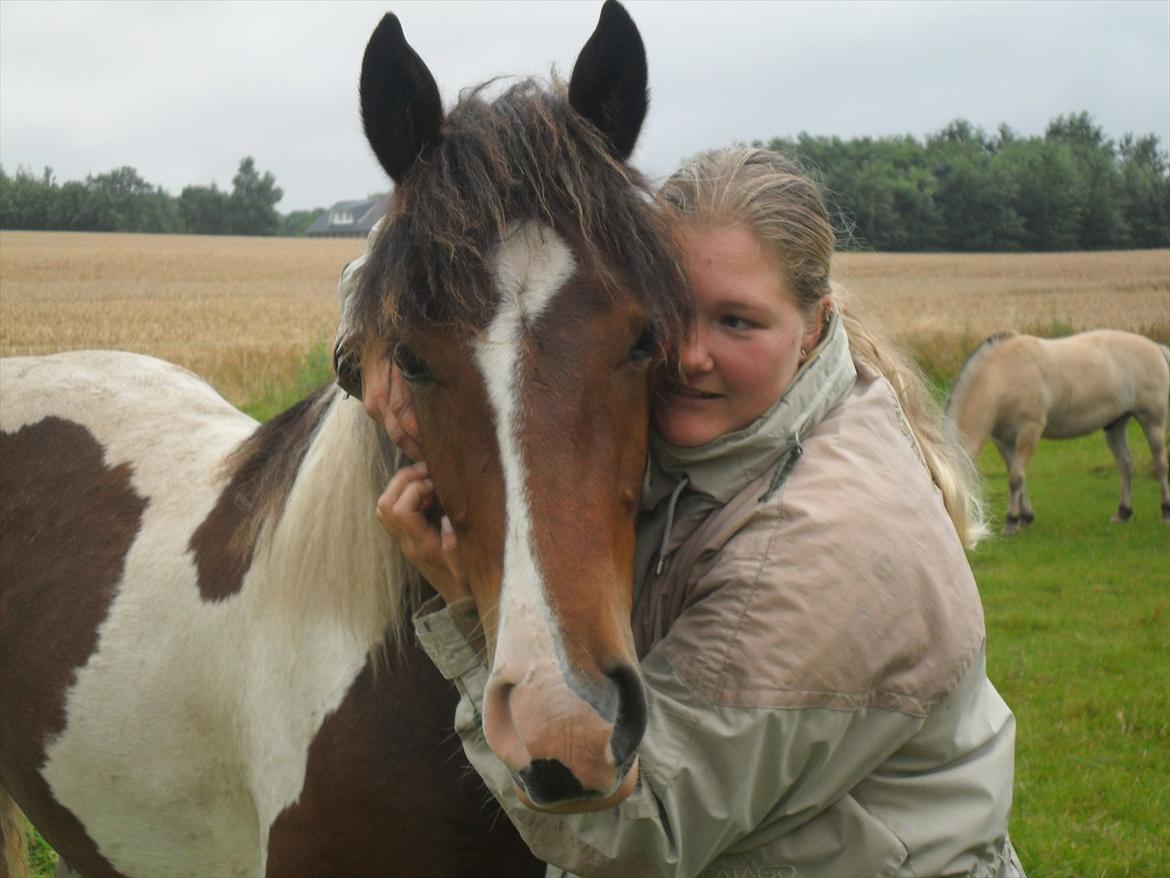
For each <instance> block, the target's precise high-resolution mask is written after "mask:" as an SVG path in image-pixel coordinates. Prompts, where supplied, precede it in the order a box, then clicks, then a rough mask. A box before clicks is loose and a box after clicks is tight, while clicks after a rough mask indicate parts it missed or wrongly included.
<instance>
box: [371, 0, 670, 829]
mask: <svg viewBox="0 0 1170 878" xmlns="http://www.w3.org/2000/svg"><path fill="white" fill-rule="evenodd" d="M485 90H486V89H485V86H480V87H478V88H474V89H470V90H467V91H465V92H464V93H463V94H462V95H461V96H460V99H459V101H458V103H457V104H456V105H455V106H454V107H453V108H452V109H451V110H450V111H449V112H447V113H444V111H443V107H442V104H441V101H440V97H439V90H438V88H437V86H436V84H435V80H434V78H433V77H432V75H431V73H430V71H429V70H428V69H427V67H426V65H425V64H424V63H423V62H422V60H421V59H420V58H419V57H418V55H417V54H416V53H415V52H414V50H413V49H412V48H411V47H410V46H409V45H408V44H407V42H406V40H405V38H404V36H403V32H402V28H401V25H400V24H399V22H398V19H397V18H395V17H394V16H393V15H387V16H386V17H385V18H384V19H383V20H382V22H381V23H380V24H379V25H378V27H377V29H376V30H375V32H374V34H373V36H372V37H371V39H370V42H369V45H368V46H367V48H366V52H365V57H364V60H363V64H362V74H361V108H362V118H363V122H364V126H365V131H366V135H367V137H368V139H369V142H370V144H371V146H372V147H373V149H374V152H375V154H376V155H377V157H378V159H379V161H380V162H381V164H382V166H383V167H384V168H385V170H386V172H387V173H388V174H389V175H390V177H391V178H392V179H393V180H394V182H395V184H396V185H395V190H394V194H393V197H392V200H391V205H390V208H389V211H388V213H387V217H386V220H385V221H384V224H383V229H382V231H381V233H380V236H379V237H378V238H377V240H376V241H375V242H374V243H373V245H372V248H371V252H370V257H369V261H368V262H367V268H366V271H365V274H364V275H363V278H362V281H361V283H360V286H359V289H358V291H357V293H356V297H357V298H356V302H355V314H356V322H357V324H358V327H359V331H358V339H359V344H361V345H362V346H363V347H364V348H365V349H366V350H369V349H370V348H369V346H378V350H377V353H379V354H385V355H387V356H389V357H392V358H393V360H394V361H395V362H396V363H397V364H398V366H399V367H400V369H401V370H402V373H403V375H404V377H405V378H406V380H407V381H408V382H409V384H410V386H411V389H412V393H413V397H414V405H415V409H416V413H417V417H418V426H419V433H420V443H421V445H422V448H423V451H424V454H425V457H426V460H427V462H428V465H429V468H430V473H431V477H432V479H433V481H434V484H435V487H436V491H437V494H438V496H439V499H440V501H441V503H442V506H443V509H444V511H445V512H446V514H447V516H448V517H449V518H450V520H451V522H452V525H453V527H454V530H455V533H456V535H457V537H458V540H459V546H460V556H461V561H462V564H463V568H464V571H465V573H466V574H467V576H468V579H469V583H470V587H471V590H472V593H473V595H474V598H475V602H476V605H477V607H478V609H479V613H480V618H481V620H482V626H483V636H484V647H485V650H486V659H487V662H488V667H489V668H490V675H489V678H488V684H487V689H486V694H485V698H484V710H483V725H484V732H485V734H486V737H487V741H488V743H489V745H490V746H491V748H492V749H493V751H494V752H495V753H496V755H497V756H499V758H500V759H501V760H502V761H503V762H504V763H505V764H506V765H507V766H508V767H509V768H510V769H511V771H512V774H513V777H514V778H515V781H516V786H517V790H518V792H519V794H520V795H521V797H522V799H523V800H524V801H525V802H526V803H527V804H530V805H532V806H534V807H538V808H544V809H554V810H561V811H581V810H591V809H595V808H600V807H608V806H609V805H612V804H616V803H617V802H620V801H621V800H622V799H624V798H625V797H626V796H627V795H628V794H629V792H630V791H631V790H632V789H633V787H634V785H635V782H636V778H637V749H638V745H639V743H640V741H641V738H642V735H643V733H644V731H645V727H646V699H645V693H644V690H643V685H642V682H641V679H640V676H639V673H638V669H637V668H638V665H637V658H636V655H635V652H634V648H633V638H632V635H631V631H630V623H629V616H630V606H631V588H632V578H633V557H634V516H635V514H636V511H637V508H638V501H639V497H640V491H641V485H642V477H643V472H644V467H645V459H646V438H647V437H646V430H647V407H648V371H649V367H650V365H651V363H652V361H654V360H655V359H656V358H658V357H660V356H662V355H663V352H664V351H666V350H668V349H670V347H671V346H672V345H673V344H675V342H677V340H678V339H679V338H681V336H682V333H683V332H684V330H685V326H686V321H687V319H688V312H687V305H686V302H685V298H684V293H683V285H682V282H681V278H680V274H679V269H678V267H677V261H676V259H675V258H674V252H673V246H672V244H671V237H670V232H669V226H668V224H667V222H666V221H665V220H664V218H663V216H662V215H661V214H660V213H659V211H658V210H657V208H656V207H655V205H654V203H653V199H652V198H651V197H650V196H649V193H648V191H647V189H646V186H645V184H644V183H643V182H642V180H641V178H640V177H639V176H638V175H637V174H636V173H635V172H634V171H632V170H631V169H630V168H629V167H628V166H627V165H626V164H625V162H626V159H627V158H628V156H629V154H630V152H631V151H632V149H633V148H634V144H635V142H636V140H637V137H638V133H639V130H640V128H641V125H642V121H643V119H644V117H645V113H646V109H647V90H646V59H645V52H644V50H643V47H642V41H641V38H640V36H639V34H638V31H637V28H636V27H635V26H634V23H633V21H632V20H631V19H630V17H629V16H628V14H627V13H626V12H625V10H624V9H623V8H622V7H621V6H620V5H619V4H618V3H616V2H612V0H611V2H607V3H606V4H605V6H604V7H603V9H602V12H601V17H600V20H599V23H598V25H597V28H596V30H595V31H594V33H593V35H592V36H591V37H590V39H589V41H588V42H587V43H586V45H585V47H584V48H583V49H582V51H581V53H580V55H579V57H578V59H577V61H576V64H575V66H574V68H573V72H572V76H571V78H570V81H569V83H568V86H567V88H565V87H563V86H562V85H560V84H559V83H557V82H555V81H554V83H553V84H552V85H551V86H550V87H545V86H542V85H540V84H538V83H536V82H534V81H532V80H522V81H519V82H517V83H516V84H514V85H512V86H511V87H509V88H508V89H507V90H505V91H503V93H502V94H500V95H498V96H497V97H495V98H494V99H490V100H489V99H488V97H487V96H486V94H485Z"/></svg>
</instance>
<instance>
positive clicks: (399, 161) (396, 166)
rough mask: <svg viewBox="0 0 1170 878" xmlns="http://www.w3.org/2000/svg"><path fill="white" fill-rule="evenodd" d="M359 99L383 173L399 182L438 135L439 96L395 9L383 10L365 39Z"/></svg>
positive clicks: (367, 130)
mask: <svg viewBox="0 0 1170 878" xmlns="http://www.w3.org/2000/svg"><path fill="white" fill-rule="evenodd" d="M361 103H362V125H363V127H364V128H365V129H366V139H367V140H368V141H369V142H370V146H372V147H373V148H374V154H375V155H376V156H377V157H378V161H379V162H381V164H382V167H383V168H385V169H386V173H387V174H389V175H390V178H391V179H392V180H394V182H395V183H401V182H402V180H403V179H404V178H405V177H406V175H407V173H408V172H409V171H410V169H411V168H412V167H414V163H415V161H416V160H417V159H418V156H419V153H421V152H422V151H423V150H424V149H426V148H427V147H428V146H430V145H431V144H432V143H435V142H436V141H437V140H438V139H439V126H440V125H441V124H442V122H443V102H442V99H441V98H440V97H439V87H438V86H437V85H435V78H434V77H433V76H431V71H430V70H428V69H427V65H426V64H424V63H423V61H422V59H421V58H419V56H418V54H417V53H416V52H415V51H414V49H412V48H411V47H410V44H409V43H407V42H406V37H405V36H403V34H402V25H401V24H399V23H398V17H397V16H396V15H393V14H388V15H386V16H384V17H383V18H382V20H381V21H380V22H379V23H378V27H377V28H375V29H374V33H373V36H371V37H370V42H369V43H368V44H367V45H366V53H365V56H364V57H363V58H362V76H361Z"/></svg>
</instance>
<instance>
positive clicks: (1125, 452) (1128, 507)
mask: <svg viewBox="0 0 1170 878" xmlns="http://www.w3.org/2000/svg"><path fill="white" fill-rule="evenodd" d="M1127 423H1129V415H1122V416H1121V417H1120V418H1118V419H1117V420H1116V421H1114V422H1113V423H1112V424H1108V425H1107V426H1106V427H1105V441H1106V442H1108V443H1109V450H1110V451H1112V452H1113V459H1114V460H1116V461H1117V473H1118V475H1120V476H1121V500H1120V502H1119V503H1118V504H1117V514H1116V515H1114V516H1113V517H1112V518H1111V519H1109V520H1110V521H1112V522H1114V523H1116V522H1122V521H1129V520H1130V518H1132V517H1133V491H1132V488H1133V457H1132V456H1131V455H1130V453H1129V442H1128V441H1127V440H1126V438H1125V425H1126V424H1127Z"/></svg>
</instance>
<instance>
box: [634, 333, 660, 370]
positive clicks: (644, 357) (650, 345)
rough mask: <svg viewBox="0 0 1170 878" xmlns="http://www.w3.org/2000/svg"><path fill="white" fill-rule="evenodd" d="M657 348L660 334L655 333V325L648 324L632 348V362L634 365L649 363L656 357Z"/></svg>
mask: <svg viewBox="0 0 1170 878" xmlns="http://www.w3.org/2000/svg"><path fill="white" fill-rule="evenodd" d="M657 346H658V334H657V333H656V332H655V331H654V325H653V324H651V323H647V324H646V326H645V327H644V328H643V329H642V332H641V333H640V334H639V335H638V338H637V340H636V341H635V342H634V345H633V347H631V348H630V362H631V363H634V364H641V363H645V362H648V361H649V360H650V358H651V357H652V356H654V349H655V348H656V347H657Z"/></svg>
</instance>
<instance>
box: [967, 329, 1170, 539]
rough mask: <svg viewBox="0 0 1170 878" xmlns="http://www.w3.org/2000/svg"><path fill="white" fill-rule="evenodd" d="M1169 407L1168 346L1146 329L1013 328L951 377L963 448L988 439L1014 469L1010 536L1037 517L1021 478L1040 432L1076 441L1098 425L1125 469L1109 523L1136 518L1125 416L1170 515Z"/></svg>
mask: <svg viewBox="0 0 1170 878" xmlns="http://www.w3.org/2000/svg"><path fill="white" fill-rule="evenodd" d="M1168 406H1170V348H1167V347H1166V346H1165V345H1159V344H1157V343H1156V342H1153V341H1150V340H1149V339H1148V338H1145V337H1143V336H1140V335H1134V334H1133V333H1129V332H1119V331H1117V330H1111V329H1102V330H1097V331H1095V332H1083V333H1081V334H1079V335H1074V336H1070V337H1068V338H1059V339H1042V338H1036V337H1034V336H1031V335H1017V334H1015V333H1012V332H1008V333H1003V334H1000V335H993V336H991V337H990V338H987V339H985V340H984V341H983V342H982V343H981V344H980V345H979V347H977V348H976V349H975V351H974V353H972V354H971V356H970V357H968V358H967V362H966V363H964V364H963V367H962V369H960V370H959V374H958V376H956V378H955V384H954V387H953V389H952V390H951V395H950V399H949V400H947V415H948V416H949V417H950V418H951V420H952V421H953V422H954V423H955V425H956V426H957V428H958V431H959V435H960V438H961V439H962V442H963V445H964V447H965V448H966V449H967V453H968V454H970V455H971V456H972V457H973V458H974V457H975V456H976V455H978V454H979V452H980V450H981V449H982V448H983V445H984V443H986V442H987V440H988V438H989V437H990V438H991V439H993V440H994V441H995V446H996V448H998V449H999V453H1000V454H1001V455H1002V456H1003V459H1004V463H1006V464H1007V467H1008V484H1009V486H1010V488H1011V500H1010V505H1009V507H1008V513H1007V525H1006V527H1005V528H1004V532H1005V533H1014V532H1015V531H1017V530H1018V529H1019V528H1020V527H1025V526H1027V525H1029V524H1031V522H1032V520H1033V518H1034V516H1033V513H1032V503H1031V501H1030V500H1029V499H1028V488H1027V485H1026V484H1025V482H1024V476H1025V473H1026V471H1027V468H1028V461H1030V460H1031V459H1032V455H1033V454H1034V453H1035V451H1036V444H1037V443H1038V442H1039V441H1040V439H1041V437H1043V438H1047V439H1070V438H1073V437H1075V436H1084V435H1085V434H1087V433H1091V432H1093V431H1094V430H1101V429H1103V430H1104V431H1105V439H1106V441H1108V443H1109V448H1110V450H1112V452H1113V456H1114V457H1115V458H1116V459H1117V469H1118V472H1119V473H1120V474H1121V502H1120V504H1119V505H1118V507H1117V514H1116V515H1115V516H1114V517H1113V521H1128V520H1129V518H1130V516H1132V515H1133V506H1132V500H1131V494H1130V481H1131V475H1132V459H1131V457H1130V453H1129V445H1128V443H1127V441H1126V437H1125V427H1126V422H1127V421H1128V420H1129V419H1130V417H1135V418H1137V419H1138V422H1139V423H1140V424H1141V425H1142V429H1143V430H1144V431H1145V434H1146V441H1147V442H1149V444H1150V453H1151V454H1152V455H1153V459H1154V471H1155V473H1156V474H1157V477H1158V483H1159V485H1160V486H1161V489H1162V520H1163V521H1170V486H1168V485H1167V464H1166V445H1165V434H1166V413H1167V407H1168Z"/></svg>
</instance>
